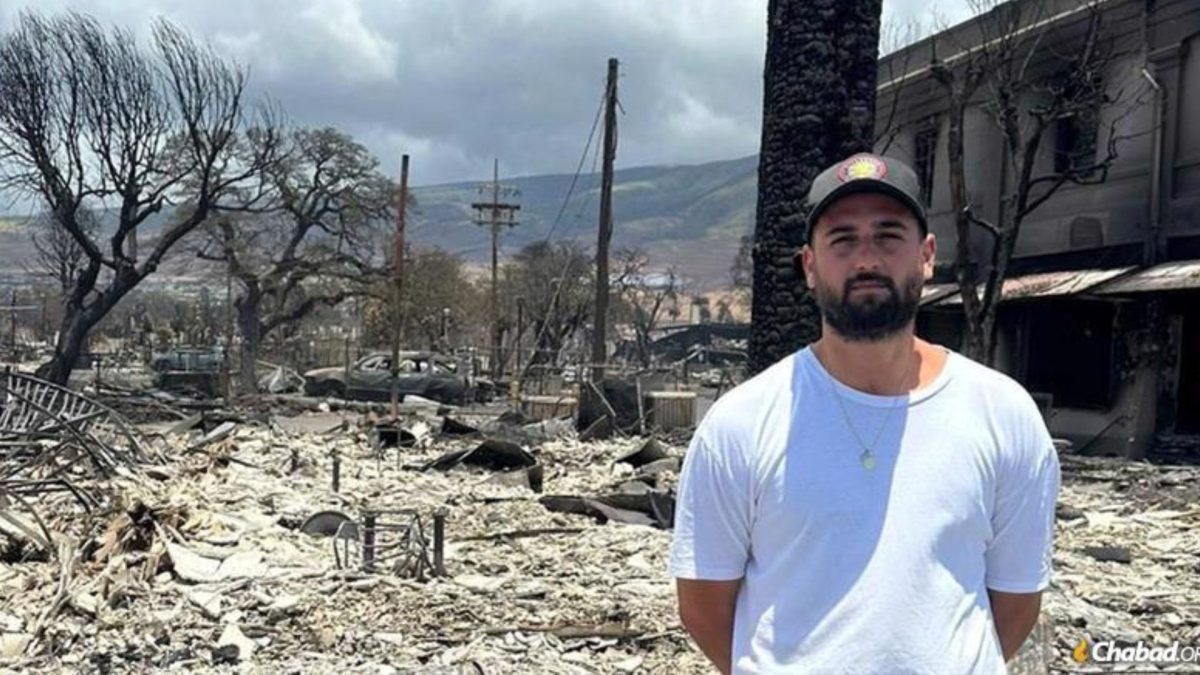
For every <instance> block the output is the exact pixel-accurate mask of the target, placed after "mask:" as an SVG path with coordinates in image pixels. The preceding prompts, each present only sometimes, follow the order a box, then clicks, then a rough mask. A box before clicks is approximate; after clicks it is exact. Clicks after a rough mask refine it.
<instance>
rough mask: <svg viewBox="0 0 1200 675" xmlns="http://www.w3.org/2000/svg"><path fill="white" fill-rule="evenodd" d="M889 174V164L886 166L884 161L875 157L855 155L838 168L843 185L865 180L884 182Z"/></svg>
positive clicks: (839, 178)
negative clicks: (884, 178)
mask: <svg viewBox="0 0 1200 675" xmlns="http://www.w3.org/2000/svg"><path fill="white" fill-rule="evenodd" d="M887 172H888V170H887V164H884V163H883V160H881V159H879V158H878V157H875V156H873V155H855V156H854V157H851V158H850V159H848V160H846V161H844V162H842V165H841V166H840V167H838V171H837V177H838V180H840V181H841V182H843V183H848V182H850V181H852V180H862V179H864V178H866V179H871V180H883V177H884V176H886V175H887Z"/></svg>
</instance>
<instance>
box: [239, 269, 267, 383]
mask: <svg viewBox="0 0 1200 675" xmlns="http://www.w3.org/2000/svg"><path fill="white" fill-rule="evenodd" d="M242 284H243V285H244V286H245V291H244V293H243V294H242V295H241V296H240V297H238V298H237V299H236V300H235V301H234V307H236V308H237V322H238V331H239V332H240V333H241V334H242V344H241V347H242V348H241V354H240V356H241V362H240V366H239V368H238V386H239V387H240V389H241V390H242V392H244V393H253V392H256V391H258V377H257V376H256V366H257V365H258V350H259V345H261V344H262V338H263V333H264V331H263V325H262V319H261V313H262V299H263V294H262V290H261V289H260V288H259V285H258V283H257V281H256V280H253V279H252V280H246V279H242Z"/></svg>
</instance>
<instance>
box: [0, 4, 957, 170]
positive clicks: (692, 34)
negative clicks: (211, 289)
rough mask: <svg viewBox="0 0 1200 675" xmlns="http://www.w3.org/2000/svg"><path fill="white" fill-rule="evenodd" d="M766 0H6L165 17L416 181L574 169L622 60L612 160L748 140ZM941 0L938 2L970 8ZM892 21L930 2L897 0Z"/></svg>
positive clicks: (724, 152) (289, 106)
mask: <svg viewBox="0 0 1200 675" xmlns="http://www.w3.org/2000/svg"><path fill="white" fill-rule="evenodd" d="M766 4H767V3H766V0H206V1H205V2H196V1H195V0H71V1H69V2H64V1H61V0H36V2H32V1H30V2H27V1H26V0H0V30H5V29H7V28H8V27H9V26H11V25H12V23H13V22H14V21H15V19H16V17H17V15H18V14H19V13H20V12H21V11H22V10H23V9H24V8H26V7H36V8H37V9H38V10H39V11H42V12H54V11H57V10H60V9H64V8H72V9H76V10H79V11H82V12H85V13H88V14H92V15H93V16H95V17H97V18H98V19H100V20H101V21H104V22H108V23H116V24H121V25H123V26H127V27H129V28H131V29H133V30H134V31H135V32H137V33H138V34H140V35H142V36H145V35H146V34H147V33H148V29H149V26H150V24H151V22H152V21H153V20H154V19H155V18H156V17H160V16H161V17H165V18H167V19H169V20H171V21H173V22H175V23H177V24H179V25H180V26H182V27H185V28H186V29H188V30H189V31H191V32H192V33H193V34H195V35H197V36H199V37H202V38H204V39H206V40H208V41H209V42H211V43H212V44H213V45H215V46H216V47H217V48H218V49H219V50H220V51H221V52H222V53H224V54H227V55H230V56H232V57H234V58H236V59H238V60H240V61H242V62H243V63H245V64H247V65H249V67H250V71H251V84H252V86H253V87H254V89H255V91H256V92H257V93H259V94H265V95H269V96H271V97H272V98H274V99H275V100H277V101H278V102H279V103H280V104H281V105H282V107H283V109H284V110H285V111H286V112H287V114H288V116H289V117H290V119H291V121H292V122H293V123H295V124H297V125H307V126H327V125H328V126H335V127H338V128H341V129H343V130H345V131H347V132H349V133H351V134H353V135H354V136H355V137H356V138H358V139H359V140H360V141H361V142H363V143H365V144H366V145H367V146H368V147H370V148H371V149H372V150H373V151H374V152H375V153H376V155H377V156H378V157H379V158H380V160H381V162H382V165H383V168H384V169H385V170H386V171H387V172H388V173H390V174H393V175H394V174H395V173H397V172H398V166H399V156H400V154H401V153H404V152H407V153H409V154H410V155H412V167H411V171H412V174H411V177H412V182H413V184H415V185H423V184H431V183H440V182H449V181H458V180H478V179H482V178H484V177H487V176H488V175H489V174H490V170H491V158H492V157H499V158H500V163H501V172H502V173H503V174H508V175H514V174H516V175H523V174H535V173H551V172H562V173H569V172H572V171H573V170H574V168H575V166H576V163H577V162H578V161H579V157H580V153H581V152H582V150H583V145H584V142H585V141H586V139H587V135H588V131H589V130H590V128H591V125H592V120H593V119H594V116H595V113H596V110H597V106H598V104H599V102H600V96H601V93H602V90H603V84H604V75H605V67H606V61H607V59H608V57H610V56H614V57H617V58H619V59H620V60H621V80H620V83H619V95H620V98H621V102H622V106H623V108H624V115H623V116H622V117H621V118H620V120H619V125H620V144H619V148H618V160H617V166H618V168H619V167H623V166H626V167H627V166H638V165H645V164H687V163H696V162H703V161H710V160H717V159H731V158H735V157H742V156H745V155H749V154H753V153H754V152H756V151H757V148H758V141H759V123H760V120H759V117H760V111H761V105H762V101H761V98H762V85H761V82H762V60H763V52H764V49H765V43H766V27H765V23H766V18H765V16H766ZM965 5H966V0H940V2H939V4H938V5H937V12H938V14H939V15H940V16H941V18H942V20H944V21H949V22H956V21H958V20H961V19H963V18H966V17H967V16H968V13H967V10H966V8H965ZM884 11H885V23H887V22H889V21H890V22H896V23H899V22H903V21H905V20H907V19H908V18H910V17H914V18H916V19H918V20H922V21H924V20H926V19H928V18H929V16H930V10H929V3H928V2H927V1H926V0H885V10H884Z"/></svg>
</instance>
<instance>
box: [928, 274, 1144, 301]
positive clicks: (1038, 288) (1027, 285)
mask: <svg viewBox="0 0 1200 675" xmlns="http://www.w3.org/2000/svg"><path fill="white" fill-rule="evenodd" d="M1132 269H1134V268H1133V267H1120V268H1117V269H1111V270H1073V271H1070V272H1039V273H1037V274H1026V275H1024V276H1020V277H1010V278H1008V279H1005V280H1004V290H1003V291H1002V294H1001V296H1000V300H1001V302H1004V301H1011V300H1021V299H1026V298H1050V297H1057V296H1066V295H1076V294H1079V293H1083V292H1084V291H1090V290H1091V289H1093V288H1095V287H1096V286H1099V285H1100V284H1102V283H1104V282H1106V281H1111V280H1113V279H1116V278H1117V277H1120V276H1121V275H1123V274H1125V273H1127V272H1129V271H1130V270H1132ZM922 304H925V303H924V302H922ZM930 304H936V305H942V306H945V305H961V304H962V297H961V296H960V295H959V294H958V293H954V294H951V295H949V296H947V297H946V298H944V299H942V300H938V301H936V302H933V303H930Z"/></svg>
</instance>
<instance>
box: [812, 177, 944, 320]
mask: <svg viewBox="0 0 1200 675" xmlns="http://www.w3.org/2000/svg"><path fill="white" fill-rule="evenodd" d="M936 248H937V246H936V242H935V241H934V238H933V235H924V236H922V234H921V227H920V225H919V224H918V223H917V219H916V217H915V216H914V215H913V214H912V212H911V211H909V210H908V208H907V207H905V206H904V205H903V204H902V203H900V202H899V201H897V200H895V199H893V198H891V197H889V196H887V195H882V194H875V193H860V194H853V195H849V196H846V197H843V198H842V199H839V200H838V201H836V202H834V203H833V204H832V205H830V206H829V208H827V209H826V210H825V211H824V212H823V213H822V214H821V217H820V219H819V220H818V221H817V222H816V223H815V224H814V226H813V228H812V240H811V241H810V242H809V243H808V244H807V245H806V246H805V247H804V248H803V249H801V251H800V254H801V259H802V262H803V267H804V270H803V271H804V276H805V279H806V280H807V281H808V285H809V287H810V288H812V289H813V293H814V295H815V297H816V300H817V305H818V307H820V309H821V315H822V317H823V318H824V319H825V322H826V323H827V324H828V325H829V326H830V328H832V329H833V330H834V331H835V332H836V333H838V334H839V335H841V336H842V337H843V338H844V339H846V340H849V341H852V342H873V341H878V340H883V339H885V338H887V337H889V336H891V335H894V334H896V333H897V332H899V331H900V330H902V329H904V328H905V327H906V326H908V325H909V324H910V323H911V322H912V320H913V318H914V317H915V316H916V314H917V307H918V305H919V302H920V299H921V288H922V286H923V285H924V283H925V280H927V279H929V278H930V277H931V276H932V275H933V257H934V253H935V252H936Z"/></svg>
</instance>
